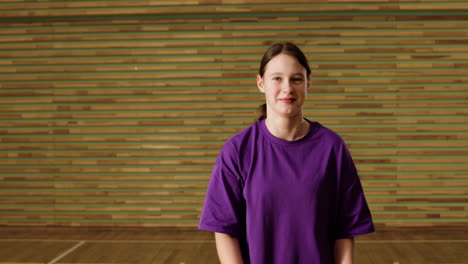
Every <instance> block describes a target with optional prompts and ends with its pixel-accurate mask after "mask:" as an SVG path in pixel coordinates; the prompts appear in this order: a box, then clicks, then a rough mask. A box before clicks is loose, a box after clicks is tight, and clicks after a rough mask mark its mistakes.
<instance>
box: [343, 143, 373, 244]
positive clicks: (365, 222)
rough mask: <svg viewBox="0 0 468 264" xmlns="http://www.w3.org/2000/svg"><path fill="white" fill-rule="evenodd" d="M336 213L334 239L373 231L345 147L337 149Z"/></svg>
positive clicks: (359, 186) (362, 191)
mask: <svg viewBox="0 0 468 264" xmlns="http://www.w3.org/2000/svg"><path fill="white" fill-rule="evenodd" d="M337 151H338V153H337V155H336V156H337V158H338V168H337V172H338V179H339V187H338V212H337V221H336V222H337V229H336V239H340V238H350V237H355V236H359V235H364V234H367V233H372V232H374V231H375V228H374V224H373V222H372V216H371V213H370V210H369V206H368V205H367V201H366V198H365V196H364V190H363V188H362V185H361V181H360V179H359V176H358V173H357V170H356V166H355V165H354V162H353V159H352V158H351V154H350V153H349V151H348V149H347V147H346V145H345V143H344V142H342V144H341V146H340V147H339V148H338V150H337Z"/></svg>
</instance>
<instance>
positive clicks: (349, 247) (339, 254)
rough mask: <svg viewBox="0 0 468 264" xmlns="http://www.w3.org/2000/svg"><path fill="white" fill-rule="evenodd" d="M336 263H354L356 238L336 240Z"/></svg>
mask: <svg viewBox="0 0 468 264" xmlns="http://www.w3.org/2000/svg"><path fill="white" fill-rule="evenodd" d="M334 254H335V264H353V263H354V239H353V238H342V239H337V240H336V241H335V249H334Z"/></svg>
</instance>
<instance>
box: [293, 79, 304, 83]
mask: <svg viewBox="0 0 468 264" xmlns="http://www.w3.org/2000/svg"><path fill="white" fill-rule="evenodd" d="M292 81H293V82H295V83H298V82H303V81H304V80H303V79H302V78H296V79H292Z"/></svg>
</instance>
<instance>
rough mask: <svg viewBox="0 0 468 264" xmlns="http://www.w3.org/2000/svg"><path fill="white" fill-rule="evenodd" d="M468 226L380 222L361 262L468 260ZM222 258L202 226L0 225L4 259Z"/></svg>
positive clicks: (139, 261) (191, 261)
mask: <svg viewBox="0 0 468 264" xmlns="http://www.w3.org/2000/svg"><path fill="white" fill-rule="evenodd" d="M467 234H468V227H461V228H435V227H431V228H379V229H378V230H377V232H376V233H374V234H370V235H367V236H362V237H359V238H358V239H357V240H356V260H357V263H359V264H370V263H377V264H386V263H388V264H441V263H442V264H461V263H468V235H467ZM5 263H15V264H19V263H21V264H33V263H34V264H36V263H41V264H55V263H57V264H65V263H69V264H71V263H81V264H84V263H86V264H105V263H121V264H123V263H131V264H133V263H135V264H155V263H158V264H159V263H161V264H166V263H167V264H198V263H202V264H210V263H219V262H218V260H217V256H216V249H215V244H214V240H213V235H212V233H209V232H204V231H198V230H196V229H187V228H179V229H168V228H118V229H117V228H112V229H105V228H85V227H73V228H72V227H70V228H64V227H62V228H57V227H0V264H5Z"/></svg>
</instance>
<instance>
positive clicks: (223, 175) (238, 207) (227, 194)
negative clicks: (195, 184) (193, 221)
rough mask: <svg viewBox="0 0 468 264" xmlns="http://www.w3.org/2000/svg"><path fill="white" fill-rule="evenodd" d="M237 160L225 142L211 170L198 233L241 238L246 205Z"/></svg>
mask: <svg viewBox="0 0 468 264" xmlns="http://www.w3.org/2000/svg"><path fill="white" fill-rule="evenodd" d="M238 160H239V159H238V155H237V151H236V149H235V147H234V145H233V144H232V143H230V142H229V141H228V142H227V143H226V144H225V145H224V147H223V149H222V150H221V153H220V154H219V156H218V158H217V160H216V163H215V165H214V167H213V172H212V174H211V178H210V181H209V184H208V190H207V193H206V197H205V202H204V205H203V210H202V213H201V217H200V223H199V227H198V228H199V229H201V230H205V231H211V232H218V233H225V234H228V235H231V236H234V237H239V236H241V234H242V230H243V225H244V224H243V223H244V218H245V217H244V215H245V202H244V199H243V195H242V184H241V182H242V178H241V176H240V174H241V173H240V170H239V164H238Z"/></svg>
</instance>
